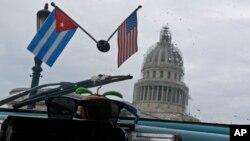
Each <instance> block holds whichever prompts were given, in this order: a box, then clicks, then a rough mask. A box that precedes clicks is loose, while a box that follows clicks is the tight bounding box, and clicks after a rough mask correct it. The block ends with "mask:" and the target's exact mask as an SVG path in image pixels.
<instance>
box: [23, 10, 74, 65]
mask: <svg viewBox="0 0 250 141" xmlns="http://www.w3.org/2000/svg"><path fill="white" fill-rule="evenodd" d="M77 27H78V25H77V24H76V23H75V22H74V21H72V20H71V18H69V17H68V16H67V15H66V14H64V13H63V12H62V11H61V10H60V9H57V8H55V9H54V10H53V11H52V12H51V13H50V15H49V16H48V18H47V19H46V21H45V22H44V24H43V25H42V27H41V28H40V30H39V31H38V33H37V34H36V35H35V37H34V38H33V40H32V41H31V43H30V44H29V46H28V48H27V49H28V50H29V51H31V52H32V53H33V54H34V55H35V56H36V57H37V58H38V59H40V60H42V61H43V62H45V63H46V64H47V65H48V66H50V67H52V65H53V64H54V63H55V61H56V60H57V58H58V56H59V55H60V54H61V53H62V51H63V49H64V48H65V46H66V45H67V43H68V42H69V40H70V39H71V37H72V36H73V35H74V33H75V32H76V29H77Z"/></svg>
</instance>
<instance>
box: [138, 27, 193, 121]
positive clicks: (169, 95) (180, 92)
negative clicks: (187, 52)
mask: <svg viewBox="0 0 250 141" xmlns="http://www.w3.org/2000/svg"><path fill="white" fill-rule="evenodd" d="M141 72H142V78H141V79H139V80H138V82H136V83H135V85H134V94H133V104H134V105H135V106H136V107H138V108H139V109H140V111H141V113H142V116H143V117H146V118H148V117H150V116H151V118H159V119H170V120H184V121H190V116H188V115H187V114H186V113H187V106H188V98H189V93H188V91H189V90H188V87H187V86H186V84H185V83H184V82H183V77H184V67H183V58H182V54H181V52H180V50H179V49H178V48H177V47H176V45H175V44H173V43H172V42H171V33H170V31H169V28H168V27H167V26H164V27H163V28H162V30H161V32H160V41H159V42H158V43H156V45H154V46H153V47H151V48H150V50H149V51H148V53H147V54H146V56H145V58H144V62H143V65H142V69H141Z"/></svg>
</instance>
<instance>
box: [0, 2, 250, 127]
mask: <svg viewBox="0 0 250 141" xmlns="http://www.w3.org/2000/svg"><path fill="white" fill-rule="evenodd" d="M46 2H48V3H50V2H51V1H45V0H39V1H34V0H22V1H19V0H15V1H14V2H13V1H7V0H2V1H0V7H1V8H0V13H2V16H1V18H0V27H1V32H0V48H1V51H0V60H1V61H0V82H1V85H0V89H1V93H0V97H6V96H7V95H8V93H9V91H10V90H11V89H12V88H17V87H29V86H30V83H31V78H30V77H29V75H30V74H32V70H31V68H32V67H33V66H34V61H33V58H34V56H33V54H32V53H30V52H29V51H28V50H27V49H26V48H27V46H28V44H29V43H30V41H31V40H32V38H33V37H34V35H35V33H36V12H37V11H38V10H40V9H42V8H43V7H44V4H45V3H46ZM54 2H55V3H56V4H57V5H58V6H59V7H60V8H61V9H63V10H64V11H65V12H66V13H67V14H68V15H70V16H71V17H72V18H73V19H74V20H75V21H77V22H78V23H79V24H80V25H81V26H82V27H84V28H85V29H86V30H87V31H88V32H89V33H90V34H92V35H93V36H94V37H95V38H96V39H97V40H101V39H105V40H106V39H107V38H108V37H109V36H110V35H111V33H112V32H113V31H114V30H115V29H116V28H117V27H118V26H119V25H120V24H121V22H122V21H123V20H124V19H125V18H126V17H127V16H128V15H129V14H130V13H131V12H132V11H133V10H134V9H135V8H137V6H138V5H142V8H141V9H140V10H139V11H138V28H139V29H138V32H139V33H138V44H139V51H138V52H137V53H136V54H134V55H133V56H132V57H131V58H130V59H129V60H127V61H126V62H125V63H124V64H123V65H122V66H121V67H120V68H117V35H115V36H114V37H113V38H112V39H111V41H110V45H111V49H110V51H109V52H108V53H101V52H99V51H98V50H97V48H96V44H95V43H94V42H93V41H92V40H91V39H90V38H89V37H88V36H87V35H86V34H85V33H83V32H82V31H81V30H79V29H78V30H77V32H76V33H75V35H74V36H73V38H72V39H71V40H70V42H69V43H68V45H67V47H66V48H65V50H64V51H63V53H62V54H61V56H60V57H59V58H58V60H57V61H56V62H55V64H54V66H53V67H52V68H50V67H48V66H47V65H46V64H43V65H42V67H43V72H42V74H43V76H44V77H43V78H41V81H40V84H44V83H52V82H60V81H72V82H77V81H80V80H85V79H89V78H90V77H91V76H94V75H97V74H110V75H118V74H124V75H125V74H131V75H133V76H134V79H133V80H128V81H123V82H120V83H116V84H111V85H106V86H103V88H102V89H101V91H102V92H104V91H106V90H109V89H112V90H117V91H120V92H122V93H123V95H124V97H125V98H124V99H125V100H127V101H132V95H133V86H134V83H135V82H136V81H137V80H138V79H139V78H140V69H141V65H142V62H143V57H144V54H145V53H146V52H147V49H148V48H149V47H150V46H151V45H153V44H155V43H156V42H157V41H158V40H159V31H160V30H161V27H162V26H163V25H166V24H168V25H169V27H170V30H171V32H172V41H173V43H176V44H177V46H178V48H179V49H180V50H181V51H182V53H183V58H184V66H185V79H184V81H185V83H186V84H187V85H188V87H189V90H190V95H191V97H192V99H191V100H190V101H189V103H190V104H189V111H190V113H191V114H192V115H194V116H196V117H198V118H200V119H201V120H202V121H204V122H219V123H230V122H232V123H248V124H249V122H250V121H249V120H247V119H248V118H250V114H249V101H250V95H249V79H250V66H249V64H250V56H249V53H250V47H249V45H250V40H249V37H250V32H249V31H250V1H247V0H220V1H218V0H203V1H201V0H192V1H185V0H154V1H153V0H152V1H149V0H126V1H124V0H105V1H102V0H84V1H82V0H74V1H67V0H60V1H59V0H55V1H54ZM49 10H52V7H51V6H50V7H49ZM197 109H200V112H198V111H197Z"/></svg>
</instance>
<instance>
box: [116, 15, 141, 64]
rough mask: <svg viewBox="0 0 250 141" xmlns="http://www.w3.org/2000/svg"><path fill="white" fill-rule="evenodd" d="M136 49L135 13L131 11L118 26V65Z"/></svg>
mask: <svg viewBox="0 0 250 141" xmlns="http://www.w3.org/2000/svg"><path fill="white" fill-rule="evenodd" d="M137 50H138V48H137V15H136V12H133V13H132V14H131V15H130V16H129V17H128V18H127V19H126V20H125V21H124V22H123V23H122V24H121V25H120V26H119V28H118V67H120V66H121V65H122V63H124V62H125V61H126V60H127V59H128V58H129V57H130V56H132V55H133V54H134V53H135V52H137Z"/></svg>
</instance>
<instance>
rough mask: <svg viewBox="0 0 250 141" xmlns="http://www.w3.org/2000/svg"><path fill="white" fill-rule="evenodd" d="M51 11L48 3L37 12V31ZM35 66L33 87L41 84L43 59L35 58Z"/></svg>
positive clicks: (29, 107)
mask: <svg viewBox="0 0 250 141" xmlns="http://www.w3.org/2000/svg"><path fill="white" fill-rule="evenodd" d="M49 14H50V11H49V10H48V4H47V3H46V4H45V6H44V9H42V10H40V11H38V12H37V32H38V31H39V29H40V28H41V26H42V25H43V23H44V22H45V20H46V18H47V17H48V16H49ZM34 61H35V66H34V67H32V70H33V73H32V81H31V88H33V87H36V86H38V85H39V79H40V77H41V72H42V71H43V69H42V67H41V65H42V61H41V60H40V59H38V58H36V57H35V58H34ZM36 93H37V91H31V93H30V95H29V96H32V95H35V94H36ZM27 108H28V109H33V108H35V105H28V107H27Z"/></svg>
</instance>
